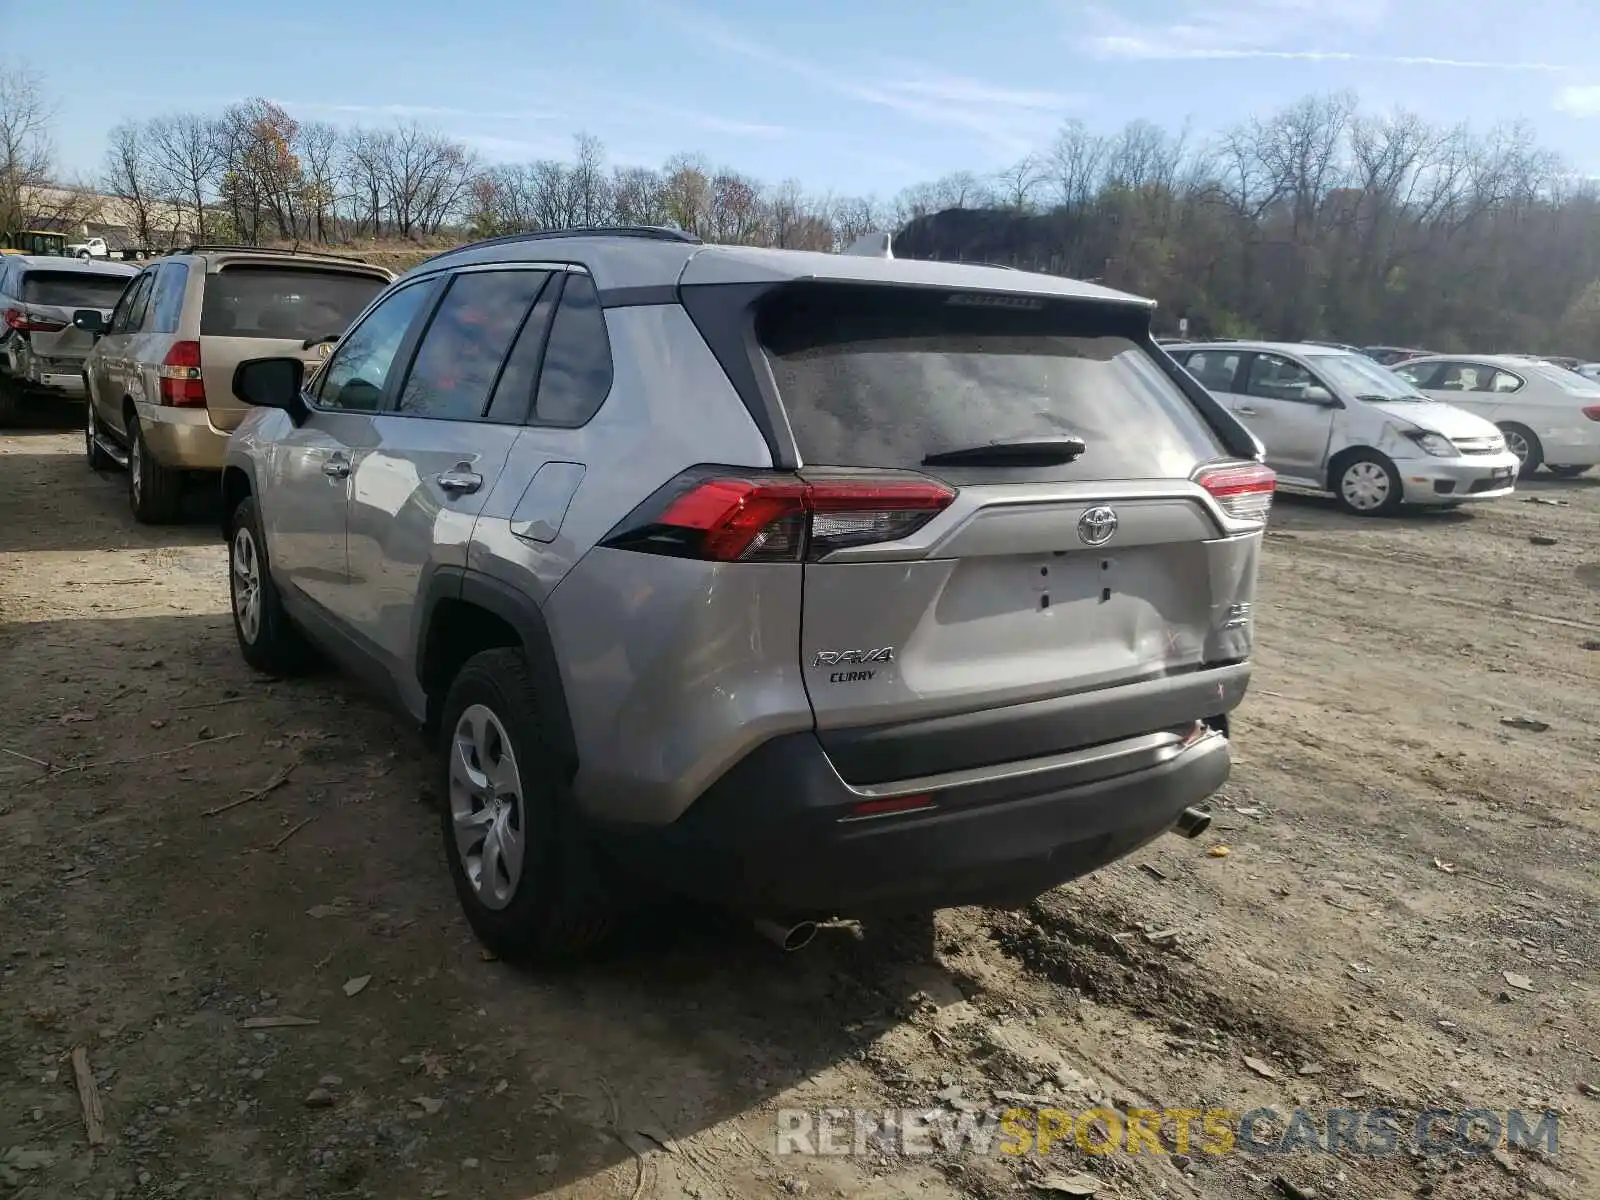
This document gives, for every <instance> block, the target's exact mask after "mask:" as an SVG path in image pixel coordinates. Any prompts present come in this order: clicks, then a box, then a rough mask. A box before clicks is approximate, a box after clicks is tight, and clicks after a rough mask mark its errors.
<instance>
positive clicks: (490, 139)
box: [454, 133, 572, 162]
mask: <svg viewBox="0 0 1600 1200" xmlns="http://www.w3.org/2000/svg"><path fill="white" fill-rule="evenodd" d="M454 136H455V137H456V140H457V141H460V142H462V143H463V144H465V145H467V146H470V147H471V148H472V149H474V150H477V151H479V152H480V153H482V154H483V155H484V156H485V157H487V158H489V159H491V160H493V161H495V162H532V161H533V160H535V159H541V158H567V157H569V156H570V155H571V154H572V139H570V138H564V137H546V138H532V139H530V138H509V137H495V136H494V135H492V134H487V133H464V134H456V135H454Z"/></svg>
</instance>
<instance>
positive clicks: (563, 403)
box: [533, 274, 612, 428]
mask: <svg viewBox="0 0 1600 1200" xmlns="http://www.w3.org/2000/svg"><path fill="white" fill-rule="evenodd" d="M611 374H612V371H611V340H610V338H608V337H607V336H606V318H605V313H604V312H602V311H601V309H600V293H599V292H597V291H596V290H595V286H594V280H592V279H590V278H589V277H588V276H587V275H578V274H569V275H568V276H567V283H566V286H565V287H564V288H563V289H562V291H561V302H560V304H559V305H558V306H557V308H556V316H555V320H554V321H553V322H552V323H551V325H550V338H549V340H548V341H547V342H546V343H545V348H544V366H543V368H542V369H541V370H540V372H539V394H538V397H537V399H536V400H535V401H534V407H533V420H534V423H535V424H538V425H560V426H565V427H567V428H573V427H575V426H578V425H582V424H583V423H584V422H586V421H587V420H588V419H589V418H590V417H592V416H594V414H595V413H597V412H599V411H600V406H601V405H602V404H604V403H605V399H606V396H607V395H608V394H610V392H611Z"/></svg>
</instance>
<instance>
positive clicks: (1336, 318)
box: [0, 71, 1600, 357]
mask: <svg viewBox="0 0 1600 1200" xmlns="http://www.w3.org/2000/svg"><path fill="white" fill-rule="evenodd" d="M46 116H47V106H46V105H44V103H43V101H42V92H41V89H40V84H39V81H38V80H37V78H36V77H34V76H29V75H26V74H19V73H18V72H16V71H11V72H6V73H0V172H4V177H3V178H0V216H4V212H5V206H6V204H7V203H8V201H7V198H6V197H7V196H8V195H11V196H15V195H17V194H18V192H19V188H18V187H17V186H15V185H16V182H17V180H18V179H22V178H24V177H27V178H29V179H42V178H44V177H47V176H48V175H49V173H50V166H51V162H50V154H49V150H48V121H47V119H46ZM96 182H97V183H98V184H99V185H100V187H101V188H102V189H103V190H104V191H106V192H109V193H110V194H113V195H115V196H118V197H119V198H121V199H122V200H123V201H124V203H125V207H126V208H127V210H128V211H129V212H130V213H131V214H132V217H133V220H134V222H135V224H137V225H138V226H139V228H137V229H135V230H134V232H135V235H136V236H138V237H140V238H141V239H144V240H147V241H151V242H159V241H160V240H161V237H162V234H163V230H162V229H161V225H162V223H163V222H166V223H167V224H169V225H172V224H179V223H181V224H182V226H183V228H184V230H185V232H186V233H192V234H196V235H199V236H200V237H202V238H209V239H229V240H240V241H245V242H258V241H261V242H266V241H271V242H317V243H349V242H352V241H357V240H362V239H410V240H418V241H422V240H432V239H441V238H464V237H479V236H491V235H495V234H502V233H511V232H517V231H524V230H538V229H561V228H572V227H577V226H589V225H606V224H641V225H672V226H676V227H679V228H682V229H685V230H688V231H690V232H692V233H694V234H697V235H698V236H700V237H702V238H704V239H706V240H707V241H718V242H737V243H746V244H758V245H770V246H781V247H790V248H798V249H818V250H828V249H838V248H841V247H842V246H843V245H846V244H848V243H849V242H850V241H852V240H854V239H855V238H856V237H858V236H859V235H860V234H862V233H865V232H868V231H872V230H877V229H889V230H894V231H896V239H895V250H896V253H897V254H900V255H902V256H909V257H923V258H941V259H954V260H965V261H984V262H995V263H1003V264H1005V265H1009V266H1017V267H1022V268H1026V269H1034V270H1043V271H1048V272H1052V273H1056V274H1062V275H1068V276H1073V277H1077V278H1084V279H1094V280H1098V281H1101V282H1104V283H1106V284H1108V285H1110V286H1113V287H1119V288H1124V289H1126V290H1128V291H1132V292H1136V293H1139V294H1141V295H1147V296H1152V297H1154V298H1156V299H1157V300H1158V301H1159V302H1160V305H1161V307H1160V309H1159V316H1158V320H1159V321H1160V322H1161V323H1162V324H1163V325H1164V327H1165V328H1167V329H1169V330H1171V329H1174V328H1175V327H1176V325H1175V323H1176V320H1177V318H1179V317H1186V318H1188V321H1189V327H1190V331H1191V333H1194V334H1208V335H1218V336H1249V335H1257V336H1270V337H1277V338H1290V339H1292V338H1304V337H1322V338H1334V339H1340V340H1347V341H1353V342H1357V343H1360V344H1370V343H1374V342H1382V343H1393V344H1403V345H1416V346H1422V347H1428V348H1438V349H1444V350H1449V349H1467V348H1471V349H1476V350H1519V351H1524V350H1525V351H1531V352H1546V353H1558V352H1561V353H1571V354H1579V355H1585V356H1591V357H1600V189H1597V187H1596V184H1595V182H1594V181H1593V180H1586V179H1582V178H1578V177H1576V176H1575V175H1574V174H1573V173H1572V172H1571V171H1570V170H1569V168H1568V167H1567V165H1566V164H1564V163H1563V162H1562V161H1561V160H1560V158H1559V157H1558V156H1556V155H1555V154H1553V153H1551V152H1550V151H1549V150H1547V149H1546V148H1544V147H1542V146H1541V145H1540V144H1539V142H1538V139H1537V138H1536V136H1535V135H1534V133H1533V132H1532V130H1531V129H1530V128H1529V127H1528V126H1526V125H1523V124H1508V125H1503V126H1498V127H1495V128H1492V129H1489V130H1481V131H1480V130H1473V129H1470V128H1468V127H1466V126H1449V125H1438V124H1433V123H1430V122H1428V121H1426V120H1424V119H1422V118H1421V117H1418V116H1416V115H1415V114H1411V113H1407V112H1404V111H1395V112H1389V113H1367V112H1363V111H1362V110H1361V109H1360V107H1359V105H1358V103H1357V101H1356V99H1355V97H1354V96H1352V95H1349V94H1345V93H1340V94H1333V95H1322V96H1310V97H1307V98H1305V99H1303V100H1301V101H1299V102H1297V103H1294V104H1292V105H1289V106H1287V107H1285V108H1283V109H1281V110H1279V111H1276V112H1272V113H1267V114H1263V115H1261V116H1258V117H1256V118H1253V119H1251V120H1249V121H1246V122H1244V123H1243V124H1241V125H1239V126H1237V127H1235V128H1232V129H1228V130H1225V131H1223V132H1221V133H1220V134H1216V135H1213V136H1209V137H1204V138H1202V137H1198V136H1196V135H1195V134H1194V133H1193V132H1192V131H1191V130H1189V129H1177V130H1173V129H1165V128H1162V127H1160V126H1158V125H1155V124H1153V123H1150V122H1148V121H1135V122H1132V123H1130V124H1128V125H1126V126H1124V127H1123V128H1121V129H1120V130H1116V131H1113V132H1098V131H1095V130H1092V129H1090V128H1089V127H1088V126H1086V125H1085V124H1083V123H1082V122H1078V121H1070V122H1068V123H1066V124H1065V125H1064V126H1063V127H1062V128H1061V130H1060V132H1059V133H1058V135H1057V136H1056V137H1055V138H1054V140H1053V141H1052V142H1051V143H1050V144H1049V145H1047V146H1044V147H1041V149H1040V150H1039V151H1038V152H1037V153H1035V154H1031V155H1029V156H1027V157H1026V158H1024V159H1022V160H1021V161H1019V162H1017V163H1014V164H1012V165H1011V166H1009V167H1007V168H1005V169H1003V170H1001V171H998V172H992V173H977V172H967V171H963V172H957V173H954V174H951V175H947V176H945V177H944V178H941V179H938V180H934V181H931V182H928V183H924V184H919V185H917V186H914V187H911V188H907V189H905V190H904V191H902V192H900V193H898V194H897V195H894V196H891V197H887V198H880V197H874V196H837V195H832V194H828V195H819V194H817V193H814V192H811V191H808V190H807V189H806V188H805V187H804V186H803V185H802V184H801V183H800V182H798V181H796V180H792V179H791V180H786V181H783V182H781V183H777V184H767V183H763V182H762V181H761V180H758V179H755V178H753V177H751V176H749V175H747V174H744V173H742V172H740V171H738V170H736V169H734V168H731V167H725V166H718V165H715V164H713V163H711V162H709V161H707V160H706V159H705V158H703V157H701V156H698V155H694V154H681V155H677V156H674V157H673V158H670V159H668V160H667V161H666V162H665V163H664V164H663V165H662V166H661V167H660V168H659V169H649V168H643V167H631V166H630V167H622V166H612V165H610V164H609V163H608V162H607V160H606V155H605V149H604V147H603V146H602V144H601V143H600V142H599V141H598V140H597V139H595V138H593V137H591V136H588V135H586V134H579V135H578V136H577V137H576V138H575V139H574V146H573V152H572V154H571V156H570V157H569V158H567V159H565V160H557V159H546V160H541V161H537V162H530V163H511V164H505V163H498V164H491V163H486V162H484V161H483V160H482V159H481V158H480V156H478V155H477V154H476V153H475V152H474V151H473V150H472V149H471V148H470V147H469V146H467V145H466V144H464V143H463V142H461V141H459V140H456V139H453V138H450V137H448V136H445V135H444V134H442V133H440V132H438V131H437V130H434V129H431V128H429V127H427V126H425V125H422V124H420V123H417V122H410V121H399V122H396V123H394V124H392V125H389V126H385V127H382V128H374V127H369V126H362V125H353V126H336V125H333V124H329V123H326V122H321V121H301V120H297V119H296V118H294V117H293V116H291V115H290V114H289V113H287V112H286V111H285V110H284V109H283V108H282V107H280V106H279V105H276V104H274V103H273V102H271V101H269V100H265V99H259V98H257V99H249V100H244V101H241V102H240V103H237V104H233V105H230V106H228V107H226V108H224V109H223V110H222V111H220V112H213V113H178V114H173V115H168V116H163V117H157V118H154V119H150V120H144V121H129V122H124V123H123V124H120V125H118V126H116V127H115V128H114V129H112V130H111V131H110V133H109V136H108V141H107V150H106V157H105V162H104V164H103V169H102V171H101V177H100V178H99V179H98V180H97V181H96Z"/></svg>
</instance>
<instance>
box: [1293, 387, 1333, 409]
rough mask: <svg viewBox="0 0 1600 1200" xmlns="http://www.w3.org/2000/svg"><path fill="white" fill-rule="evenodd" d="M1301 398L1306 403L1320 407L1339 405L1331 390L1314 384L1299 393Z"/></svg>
mask: <svg viewBox="0 0 1600 1200" xmlns="http://www.w3.org/2000/svg"><path fill="white" fill-rule="evenodd" d="M1301 399H1303V400H1304V401H1305V402H1306V403H1307V404H1315V405H1318V406H1319V407H1321V408H1338V407H1339V401H1338V400H1336V399H1334V395H1333V393H1332V392H1330V391H1329V390H1328V389H1327V388H1325V387H1318V386H1317V385H1315V384H1313V385H1312V386H1310V387H1308V388H1307V389H1306V390H1305V392H1304V393H1303V394H1302V395H1301Z"/></svg>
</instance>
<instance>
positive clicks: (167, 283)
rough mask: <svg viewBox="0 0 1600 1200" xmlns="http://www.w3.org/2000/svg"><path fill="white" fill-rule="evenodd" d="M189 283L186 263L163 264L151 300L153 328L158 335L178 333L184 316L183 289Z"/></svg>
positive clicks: (158, 272)
mask: <svg viewBox="0 0 1600 1200" xmlns="http://www.w3.org/2000/svg"><path fill="white" fill-rule="evenodd" d="M188 282H189V267H188V265H187V264H185V263H180V262H170V263H162V264H161V269H160V270H158V271H157V272H156V284H155V292H154V294H153V295H152V297H151V300H150V309H151V313H152V317H151V326H150V328H151V329H153V330H154V331H155V332H156V333H177V332H178V319H179V318H180V317H181V316H182V315H183V289H184V287H185V286H186V285H187V284H188Z"/></svg>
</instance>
